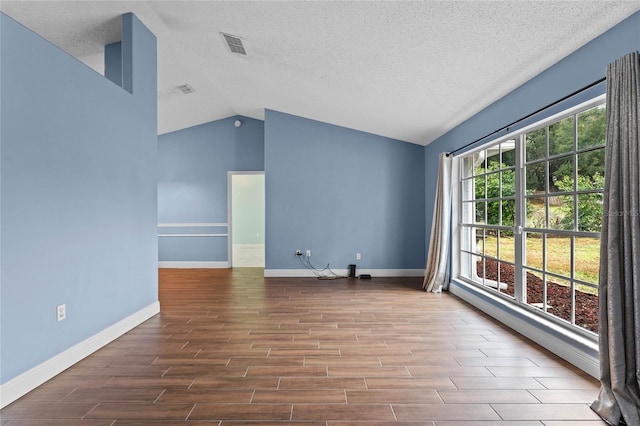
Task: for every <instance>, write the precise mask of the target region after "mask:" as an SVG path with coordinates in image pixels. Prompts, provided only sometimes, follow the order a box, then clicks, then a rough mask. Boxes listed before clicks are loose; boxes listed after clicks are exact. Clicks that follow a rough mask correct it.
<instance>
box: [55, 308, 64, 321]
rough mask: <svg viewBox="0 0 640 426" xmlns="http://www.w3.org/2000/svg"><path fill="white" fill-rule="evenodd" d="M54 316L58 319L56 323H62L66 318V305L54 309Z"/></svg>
mask: <svg viewBox="0 0 640 426" xmlns="http://www.w3.org/2000/svg"><path fill="white" fill-rule="evenodd" d="M56 315H57V317H58V321H62V320H63V319H66V318H67V305H65V304H62V305H58V306H57V307H56Z"/></svg>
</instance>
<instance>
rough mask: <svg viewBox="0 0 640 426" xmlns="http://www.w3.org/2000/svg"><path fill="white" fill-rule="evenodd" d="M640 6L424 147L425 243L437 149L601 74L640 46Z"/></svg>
mask: <svg viewBox="0 0 640 426" xmlns="http://www.w3.org/2000/svg"><path fill="white" fill-rule="evenodd" d="M638 28H640V12H638V13H635V14H634V15H632V16H631V17H629V18H627V19H626V20H624V21H623V22H621V23H620V24H618V25H617V26H615V27H613V28H612V29H610V30H609V31H607V32H605V33H604V34H602V35H600V36H599V37H597V38H595V39H594V40H592V41H590V42H589V43H587V44H586V45H584V46H583V47H581V48H580V49H578V50H577V51H575V52H573V53H572V54H571V55H569V56H567V57H566V58H564V59H563V60H561V61H559V62H558V63H556V64H555V65H553V66H551V67H550V68H548V69H547V70H546V71H544V72H542V73H540V74H539V75H538V76H536V77H534V78H533V79H531V80H530V81H528V82H527V83H525V84H523V85H522V86H520V87H519V88H517V89H516V90H514V91H513V92H511V93H509V94H508V95H506V96H505V97H503V98H502V99H500V100H498V101H497V102H495V103H493V104H492V105H490V106H489V107H487V108H486V109H484V110H482V111H480V112H479V113H478V114H476V115H474V116H473V117H471V118H470V119H469V120H467V121H465V122H464V123H462V124H460V125H459V126H457V127H456V128H454V129H452V130H451V131H449V132H448V133H446V134H445V135H443V136H442V137H440V138H438V139H437V140H435V141H434V142H432V143H431V144H429V145H427V146H426V148H425V152H424V155H425V178H426V182H427V188H426V190H427V191H426V203H427V208H426V220H427V223H428V224H429V226H428V227H427V230H426V231H427V235H426V240H425V241H426V242H427V244H428V243H429V237H430V232H431V226H430V224H431V220H432V217H433V200H434V197H435V185H436V180H437V174H438V154H439V153H440V152H449V151H452V150H454V149H456V148H459V147H462V146H463V145H465V144H467V143H470V142H472V141H474V140H476V139H478V138H481V137H483V136H484V135H486V134H489V133H492V132H493V131H495V130H497V129H499V128H501V127H503V126H506V125H508V124H509V123H511V122H513V121H515V120H518V119H519V118H520V117H524V116H526V115H528V114H530V113H532V112H534V111H536V110H538V109H540V108H542V107H544V106H546V105H548V104H550V103H552V102H555V101H556V100H558V99H561V98H563V97H565V96H567V95H569V94H571V93H573V92H575V91H578V90H580V89H581V88H583V87H585V86H587V85H589V84H591V83H593V82H594V81H597V80H599V79H601V78H602V77H604V76H605V74H606V68H607V65H608V64H609V63H611V62H613V61H614V60H616V59H617V58H619V57H621V56H624V55H625V54H627V53H629V52H632V51H635V50H639V49H640V30H638ZM604 91H605V84H604V83H603V84H601V85H599V86H596V87H594V88H593V89H591V90H589V91H588V92H585V93H582V94H581V95H580V96H576V97H573V98H571V99H570V100H567V101H566V102H563V103H562V104H560V105H558V106H557V107H554V108H552V109H549V110H547V111H545V112H544V113H542V114H538V115H536V116H535V117H532V118H531V119H529V120H527V121H526V122H522V123H520V124H519V125H517V126H513V127H512V128H511V129H510V131H515V130H517V129H519V128H522V127H524V126H526V125H528V124H531V123H533V122H535V121H539V120H541V119H543V118H545V117H549V116H551V115H553V114H555V113H557V112H559V111H562V110H564V109H567V108H570V107H572V106H575V105H578V104H580V103H582V102H584V101H586V100H588V99H591V98H594V97H596V96H597V95H600V94H602V93H604ZM507 133H508V132H507V131H504V132H501V133H498V134H496V135H494V136H492V137H491V138H488V139H486V140H484V141H482V142H480V144H481V143H483V142H490V141H491V140H492V139H496V138H498V137H500V136H502V135H505V134H507Z"/></svg>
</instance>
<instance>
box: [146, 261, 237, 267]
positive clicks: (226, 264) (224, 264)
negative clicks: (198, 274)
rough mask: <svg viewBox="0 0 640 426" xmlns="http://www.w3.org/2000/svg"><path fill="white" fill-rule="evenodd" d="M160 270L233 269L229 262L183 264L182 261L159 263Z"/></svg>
mask: <svg viewBox="0 0 640 426" xmlns="http://www.w3.org/2000/svg"><path fill="white" fill-rule="evenodd" d="M158 268H183V269H189V268H192V269H196V268H214V269H225V268H231V265H230V264H229V262H228V261H224V262H182V261H169V260H164V261H159V262H158Z"/></svg>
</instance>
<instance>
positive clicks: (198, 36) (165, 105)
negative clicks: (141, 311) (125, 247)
mask: <svg viewBox="0 0 640 426" xmlns="http://www.w3.org/2000/svg"><path fill="white" fill-rule="evenodd" d="M0 9H1V10H2V11H3V12H5V13H6V14H7V15H9V16H11V17H13V18H14V19H16V20H18V21H19V22H21V23H23V24H24V25H26V26H27V27H29V28H30V29H32V30H33V31H35V32H36V33H38V34H40V35H42V36H43V37H44V38H46V39H48V40H50V41H51V42H52V43H54V44H56V45H58V46H60V47H61V48H62V49H64V50H66V51H67V52H69V53H70V54H72V55H73V56H75V57H77V58H79V59H80V60H81V61H83V62H85V63H86V64H87V65H89V66H91V67H92V68H94V69H96V70H97V71H99V72H102V68H103V56H102V55H103V47H104V45H105V44H107V43H111V42H114V41H118V40H119V38H120V20H119V15H120V14H122V13H126V12H134V13H135V14H136V15H137V16H138V17H139V18H140V20H141V21H142V22H143V23H145V25H147V27H149V29H150V30H151V31H152V32H154V33H155V34H156V36H157V37H158V104H159V105H158V114H159V115H158V133H160V134H161V133H166V132H170V131H173V130H178V129H182V128H185V127H190V126H193V125H197V124H201V123H205V122H208V121H212V120H217V119H220V118H225V117H229V116H231V115H235V114H240V115H245V116H248V117H254V118H258V119H263V118H264V109H265V108H270V109H275V110H278V111H283V112H288V113H291V114H295V115H300V116H303V117H308V118H312V119H316V120H320V121H324V122H328V123H333V124H337V125H341V126H346V127H350V128H354V129H358V130H363V131H367V132H371V133H375V134H379V135H383V136H388V137H392V138H396V139H400V140H404V141H409V142H413V143H416V144H421V145H425V144H428V143H429V142H431V141H433V140H434V139H435V138H437V137H438V136H440V135H442V134H444V133H445V132H446V131H448V130H450V129H451V128H453V127H455V126H456V125H457V124H459V123H461V122H462V121H464V120H465V119H466V118H469V117H470V116H472V115H473V114H475V113H476V112H478V111H480V110H481V109H482V108H484V107H485V106H487V105H489V104H490V103H492V102H494V101H496V100H497V99H499V98H501V97H502V96H504V95H505V94H507V93H508V92H509V91H511V90H513V89H514V88H516V87H518V86H519V85H521V84H522V83H524V82H526V81H527V80H529V79H530V78H531V77H533V76H535V75H536V74H538V73H540V72H541V71H543V70H544V69H546V68H548V67H549V66H551V65H552V64H554V63H555V62H557V61H558V60H560V59H562V58H563V57H565V56H566V55H568V54H569V53H571V52H572V51H574V50H575V49H577V48H579V47H580V46H582V45H584V44H585V43H586V42H588V41H589V40H591V39H593V38H594V37H596V36H598V35H599V34H601V33H603V32H604V31H606V30H607V29H609V28H611V27H612V26H614V25H615V24H617V23H618V22H620V21H622V20H623V19H624V18H626V17H627V16H630V15H631V14H632V13H634V12H635V11H638V10H640V0H627V1H423V2H378V1H364V2H326V1H304V2H303V1H296V2H293V1H290V2H257V1H241V2H222V1H92V0H86V1H42V2H37V1H2V2H1V3H0ZM220 32H226V33H229V34H233V35H236V36H239V37H241V38H242V39H243V41H244V43H245V47H246V49H247V51H248V56H247V57H243V56H239V55H236V54H232V53H230V52H229V51H228V49H227V48H226V46H225V45H224V42H223V38H222V37H221V35H220ZM603 74H604V70H603ZM185 83H188V84H190V85H191V86H193V88H194V89H195V90H196V92H195V93H192V94H189V95H184V94H182V93H181V92H180V91H179V90H178V89H177V88H176V86H178V85H180V84H185ZM560 95H561V94H559V96H560Z"/></svg>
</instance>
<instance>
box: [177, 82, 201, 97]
mask: <svg viewBox="0 0 640 426" xmlns="http://www.w3.org/2000/svg"><path fill="white" fill-rule="evenodd" d="M177 87H178V90H179V91H181V92H182V93H183V94H185V95H188V94H189V93H193V92H195V91H196V89H194V88H193V87H191V85H190V84H181V85H180V86H177Z"/></svg>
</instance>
